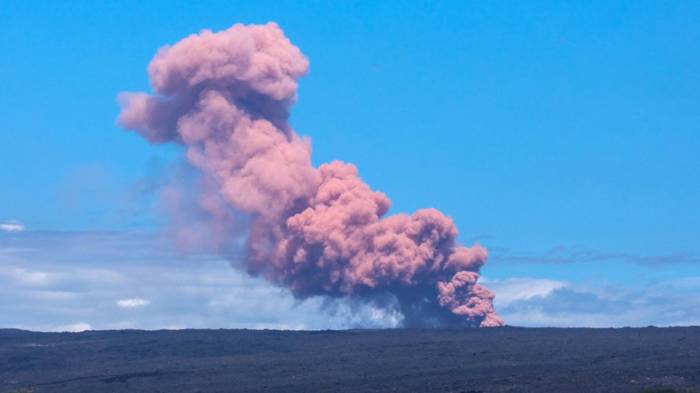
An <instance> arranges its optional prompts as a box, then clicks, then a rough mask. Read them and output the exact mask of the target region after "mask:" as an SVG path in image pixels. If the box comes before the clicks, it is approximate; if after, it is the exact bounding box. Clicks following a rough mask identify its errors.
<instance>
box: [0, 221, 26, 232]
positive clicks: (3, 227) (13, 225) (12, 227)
mask: <svg viewBox="0 0 700 393" xmlns="http://www.w3.org/2000/svg"><path fill="white" fill-rule="evenodd" d="M24 230H25V226H24V224H22V223H21V222H19V221H16V220H9V221H5V222H0V231H2V232H22V231H24Z"/></svg>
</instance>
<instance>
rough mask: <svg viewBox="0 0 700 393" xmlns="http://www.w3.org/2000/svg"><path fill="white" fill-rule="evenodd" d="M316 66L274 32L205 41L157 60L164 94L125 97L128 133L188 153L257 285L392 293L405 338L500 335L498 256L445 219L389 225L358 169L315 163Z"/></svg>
mask: <svg viewBox="0 0 700 393" xmlns="http://www.w3.org/2000/svg"><path fill="white" fill-rule="evenodd" d="M308 65H309V63H308V60H307V59H306V58H305V57H304V55H303V54H302V53H301V52H300V51H299V49H298V48H297V47H295V46H294V45H292V44H291V43H290V41H289V40H288V39H287V38H286V37H285V36H284V33H283V32H282V30H281V29H280V28H279V27H278V26H277V25H276V24H274V23H268V24H266V25H241V24H236V25H234V26H232V27H231V28H229V29H227V30H223V31H220V32H212V31H209V30H203V31H202V32H200V33H199V34H194V35H190V36H189V37H186V38H184V39H182V40H181V41H179V42H177V43H176V44H174V45H172V46H164V47H162V48H161V49H160V50H158V52H157V54H156V55H155V57H154V58H153V60H152V61H151V63H150V64H149V66H148V75H149V78H150V81H151V85H152V89H153V91H154V93H153V94H146V93H122V94H120V96H119V101H120V105H121V107H122V110H121V114H120V116H119V119H118V122H119V124H121V125H122V126H123V127H124V128H127V129H130V130H134V131H136V132H138V133H139V134H140V135H142V136H143V137H144V138H146V139H147V140H148V141H149V142H151V143H154V144H160V143H171V142H172V143H176V144H179V145H181V146H183V147H184V151H185V155H186V159H187V161H188V162H189V164H191V165H192V166H193V167H195V168H197V169H198V170H199V171H200V172H201V175H202V182H201V184H200V185H199V187H198V189H197V190H196V194H197V199H198V206H199V208H200V209H202V210H203V211H204V212H206V217H207V220H206V223H205V225H206V230H207V231H209V232H211V233H213V236H212V239H213V240H212V239H210V241H213V242H215V243H218V244H219V245H223V244H224V243H225V242H226V239H227V238H228V237H231V238H233V237H235V236H236V234H235V233H234V232H235V231H237V230H239V229H238V228H240V226H241V223H240V220H239V217H240V216H241V215H244V216H245V218H244V219H243V222H244V227H245V236H244V239H245V240H244V244H239V245H238V248H241V249H243V250H244V251H243V252H242V253H240V252H239V253H236V257H235V258H234V257H233V256H232V255H233V254H229V253H228V251H221V252H222V253H223V254H224V255H225V256H227V257H229V258H231V259H232V260H233V259H236V260H238V259H241V260H242V265H243V266H244V267H245V269H246V270H247V271H248V272H249V273H250V274H252V275H254V276H262V277H264V278H265V279H267V280H268V281H270V282H272V283H274V284H276V285H279V286H283V287H286V288H288V289H289V290H290V291H291V292H292V293H293V294H294V296H296V297H297V298H299V299H304V298H308V297H311V296H327V297H330V298H352V299H360V300H363V299H364V300H366V301H368V302H369V301H372V300H373V299H378V298H386V296H387V295H391V296H392V297H393V298H394V299H395V301H396V306H397V307H398V309H399V311H400V312H401V314H403V325H404V326H410V327H415V326H484V327H485V326H500V325H502V324H503V321H502V320H501V319H500V318H499V317H498V315H497V314H496V313H495V311H494V308H493V298H494V295H493V293H491V292H490V291H489V290H488V289H486V288H484V287H483V286H481V285H479V284H477V281H478V279H479V270H480V268H481V267H482V266H483V264H484V263H485V261H486V258H487V252H486V250H485V249H484V248H482V247H481V246H479V245H475V246H473V247H464V246H461V245H458V244H457V243H456V240H455V239H456V237H457V229H456V227H455V225H454V223H453V222H452V220H451V219H450V218H448V217H446V216H445V215H444V214H442V213H441V212H439V211H438V210H435V209H423V210H419V211H417V212H415V213H413V214H411V215H406V214H396V215H391V216H386V213H387V212H388V210H389V207H390V201H389V199H388V198H387V196H386V195H384V194H383V193H381V192H378V191H373V190H372V189H370V188H369V186H368V185H367V184H365V183H364V182H363V181H362V179H361V178H360V177H359V176H358V173H357V169H356V168H355V166H354V165H352V164H349V163H345V162H341V161H333V162H330V163H326V164H323V165H321V166H319V167H314V166H313V165H312V164H311V142H310V140H309V139H307V138H302V137H300V136H298V135H297V134H296V133H295V132H294V131H293V130H292V129H291V127H290V125H289V123H288V121H287V119H288V117H289V110H290V108H291V106H292V105H293V104H294V102H295V99H296V92H297V82H298V80H299V78H301V77H302V76H303V75H304V74H305V73H306V72H307V69H308ZM235 220H239V221H238V222H236V223H234V222H233V221H235ZM175 222H177V223H180V224H182V225H185V224H184V223H182V220H180V221H178V220H175ZM200 224H201V223H200ZM185 232H186V230H185ZM219 249H220V250H224V247H219Z"/></svg>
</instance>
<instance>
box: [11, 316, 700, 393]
mask: <svg viewBox="0 0 700 393" xmlns="http://www.w3.org/2000/svg"><path fill="white" fill-rule="evenodd" d="M0 392H3V393H4V392H15V393H18V392H23V393H29V392H37V393H38V392H71V393H82V392H85V393H88V392H89V393H100V392H163V393H177V392H202V393H204V392H285V393H291V392H304V393H312V392H421V393H424V392H454V393H457V392H462V393H476V392H484V393H487V392H615V393H618V392H659V393H661V392H669V393H670V392H700V328H643V329H526V328H512V327H506V328H495V329H468V330H441V329H435V330H412V329H397V330H348V331H314V332H310V331H267V330H262V331H261V330H180V331H165V330H163V331H134V330H125V331H94V332H84V333H33V332H27V331H20V330H0Z"/></svg>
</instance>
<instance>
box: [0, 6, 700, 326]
mask: <svg viewBox="0 0 700 393" xmlns="http://www.w3.org/2000/svg"><path fill="white" fill-rule="evenodd" d="M37 5H38V3H34V4H32V3H27V4H25V3H22V4H19V3H17V4H11V5H9V6H8V7H4V8H3V9H2V10H0V13H2V15H1V16H2V17H3V19H4V20H6V21H7V22H6V26H5V30H6V31H5V32H6V34H5V35H4V36H3V38H1V39H0V49H2V51H3V53H5V54H6V55H5V56H3V57H2V58H0V70H2V71H3V74H4V75H12V78H7V81H6V86H5V87H4V89H3V91H2V92H0V104H1V106H0V107H2V108H3V116H2V119H1V120H0V146H1V147H0V149H2V150H1V151H0V152H1V154H2V157H3V171H1V172H0V188H2V190H3V194H2V195H3V196H2V203H0V220H3V224H2V226H0V229H1V230H2V234H1V235H0V261H1V262H2V264H1V265H0V280H2V285H1V286H0V292H1V293H2V295H3V296H4V298H5V299H8V301H7V302H3V304H2V305H0V308H1V311H2V317H0V325H2V326H16V327H25V328H32V329H43V330H52V329H75V330H80V329H84V328H87V327H93V328H110V327H144V328H157V327H166V326H193V327H265V326H268V327H275V326H278V327H309V328H321V327H348V326H354V325H356V324H360V325H363V326H392V324H395V323H396V318H395V316H394V315H384V314H382V313H377V312H376V310H373V309H366V308H362V309H361V310H359V311H358V310H354V309H353V307H354V306H355V305H348V304H330V305H329V304H323V302H322V301H321V300H318V299H316V300H311V301H309V302H305V303H302V304H296V302H295V301H294V300H293V299H292V298H291V297H290V296H289V295H288V294H286V293H285V292H280V291H279V290H278V289H275V288H274V287H270V286H268V285H267V284H265V283H263V282H261V281H258V280H253V279H248V278H246V277H244V276H243V275H240V274H238V273H236V272H235V271H232V270H231V269H230V268H229V267H228V264H227V262H225V261H223V260H221V259H218V258H215V257H211V256H181V255H178V254H177V253H176V252H175V251H173V250H172V249H171V248H170V247H169V246H168V244H169V243H168V242H167V241H164V239H162V236H161V235H160V233H161V230H162V229H163V227H164V220H163V216H162V215H161V214H160V212H159V210H158V208H157V206H158V204H157V203H156V202H157V201H156V199H157V190H158V189H159V187H160V186H161V185H162V183H160V180H159V179H160V178H161V176H160V175H161V174H163V173H167V172H169V171H170V170H171V169H172V168H174V167H177V166H178V165H179V162H178V160H177V158H176V157H177V154H176V152H175V151H173V150H170V151H166V152H157V151H154V150H153V149H151V148H150V147H149V146H147V145H146V144H145V143H143V142H142V141H140V140H138V139H137V138H135V137H134V136H133V135H128V134H124V133H123V132H122V131H120V130H119V129H118V128H117V127H116V126H115V125H114V119H115V117H116V115H117V112H118V109H117V106H116V103H115V101H114V95H115V94H116V93H117V92H118V91H122V90H148V84H147V80H146V78H145V76H146V73H145V64H147V62H148V60H149V59H150V58H151V57H152V56H153V54H154V53H155V50H156V49H157V48H158V47H160V46H161V45H162V44H164V43H174V42H176V41H177V40H178V39H180V38H181V37H183V36H186V35H187V34H190V33H193V32H196V31H199V30H200V29H202V28H211V29H214V30H220V29H223V28H226V27H228V26H230V25H231V24H232V23H235V22H244V23H253V22H255V23H265V22H267V21H276V22H277V23H279V24H280V26H281V27H282V28H283V29H284V30H285V32H286V34H287V35H288V36H289V37H290V38H291V39H292V41H293V42H294V43H295V45H297V46H299V47H300V48H301V49H302V51H303V52H304V53H305V54H306V55H307V56H308V58H309V59H310V61H311V69H310V73H309V75H308V76H306V77H305V78H303V79H302V80H301V82H300V83H301V85H300V90H299V95H300V97H299V98H300V99H299V102H298V104H297V106H296V107H295V109H294V111H293V116H292V118H291V124H292V126H293V127H294V128H295V129H296V130H298V132H299V133H300V134H302V135H306V136H310V137H311V138H312V140H313V145H314V156H313V157H314V163H315V164H319V163H321V162H326V161H330V160H332V159H343V160H347V161H351V162H353V163H355V164H356V165H357V166H358V168H359V170H360V174H361V175H362V177H363V178H364V179H365V180H366V181H367V182H368V183H369V184H370V185H371V186H372V187H373V188H375V189H379V190H382V191H384V192H386V193H387V194H388V195H390V196H391V197H392V200H393V203H394V204H393V206H392V210H391V212H392V213H396V212H409V211H413V210H415V209H417V208H421V207H436V208H439V209H440V210H442V211H443V212H445V213H446V214H447V215H449V216H450V217H452V218H453V219H454V221H455V223H456V225H457V226H458V227H459V228H460V235H459V239H458V240H460V241H461V242H462V243H465V244H471V243H473V242H474V241H478V242H479V243H481V244H483V245H484V246H486V248H488V249H489V250H490V257H489V263H488V264H487V265H486V267H485V268H484V269H483V270H482V275H483V276H484V278H485V280H484V278H482V281H485V282H486V285H488V286H489V288H491V289H493V290H494V292H496V294H497V298H496V308H497V311H498V312H499V314H501V315H502V316H503V317H504V319H505V320H506V321H507V322H508V323H509V324H513V325H530V326H533V325H556V326H580V325H584V326H621V325H638V326H639V325H642V326H643V325H648V324H657V325H675V324H680V325H688V324H697V323H698V317H697V315H698V309H699V302H698V300H697V299H698V296H697V292H698V289H697V288H699V287H698V285H697V284H698V283H699V282H700V269H698V262H700V258H699V257H698V254H699V253H700V250H698V243H697V238H698V230H697V228H698V224H699V223H700V216H699V214H700V213H698V211H699V209H698V208H697V206H698V200H700V199H699V198H698V197H699V196H700V185H698V181H697V180H698V178H699V177H698V175H700V173H699V172H700V158H699V157H698V155H697V154H696V152H697V151H698V148H700V140H699V138H700V137H699V135H700V134H699V133H698V129H697V127H698V126H697V124H698V121H697V120H698V112H697V104H698V91H699V90H698V83H699V80H698V77H697V72H696V71H695V70H697V69H698V68H697V66H698V60H699V59H700V58H699V55H698V53H700V52H698V48H697V46H698V45H697V42H699V41H698V40H697V38H698V35H699V34H698V33H699V30H698V27H697V26H696V24H695V23H694V22H693V21H694V20H697V17H698V13H699V11H700V10H699V9H698V6H697V5H695V4H693V3H690V2H688V3H684V2H678V3H672V4H670V5H669V4H663V5H662V4H657V3H653V2H648V3H644V2H629V3H619V4H618V5H616V6H610V5H608V4H605V3H598V4H597V5H592V6H591V5H587V6H586V7H583V6H581V7H577V6H572V5H567V6H563V5H557V4H546V5H544V4H543V5H538V6H532V7H531V8H527V7H515V8H513V7H512V6H511V7H503V6H499V5H496V4H493V5H481V6H479V5H461V4H457V3H444V4H441V5H437V6H435V5H428V4H427V3H426V4H424V5H411V6H405V7H398V8H396V7H392V6H391V5H389V4H386V5H370V4H355V5H321V4H316V5H314V6H313V7H312V6H301V5H298V4H292V3H286V4H282V5H280V4H264V3H259V4H256V5H246V4H233V5H231V4H228V3H208V4H206V5H200V6H191V5H188V6H187V7H185V6H181V7H177V6H176V7H164V6H163V5H162V4H159V3H157V2H153V3H149V4H148V5H136V4H131V5H130V4H124V5H120V6H119V7H117V6H116V5H115V6H99V7H101V8H95V7H97V6H94V5H90V4H88V3H84V4H79V5H76V6H74V7H73V8H66V7H63V6H58V5H56V4H51V3H48V4H41V6H40V7H37ZM148 168H150V169H148ZM251 292H255V293H256V294H259V296H255V299H258V300H259V301H257V302H256V301H251V296H249V294H250V293H251ZM244 295H245V296H244ZM319 307H320V308H321V309H323V311H324V312H321V313H319V312H318V309H319Z"/></svg>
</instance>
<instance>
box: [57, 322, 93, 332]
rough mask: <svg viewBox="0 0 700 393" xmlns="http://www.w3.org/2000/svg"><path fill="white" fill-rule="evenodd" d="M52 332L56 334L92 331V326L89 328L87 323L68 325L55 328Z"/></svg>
mask: <svg viewBox="0 0 700 393" xmlns="http://www.w3.org/2000/svg"><path fill="white" fill-rule="evenodd" d="M52 330H53V331H56V332H84V331H86V330H92V326H90V324H89V323H84V322H78V323H72V324H70V325H63V326H57V327H55V328H54V329H52Z"/></svg>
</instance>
